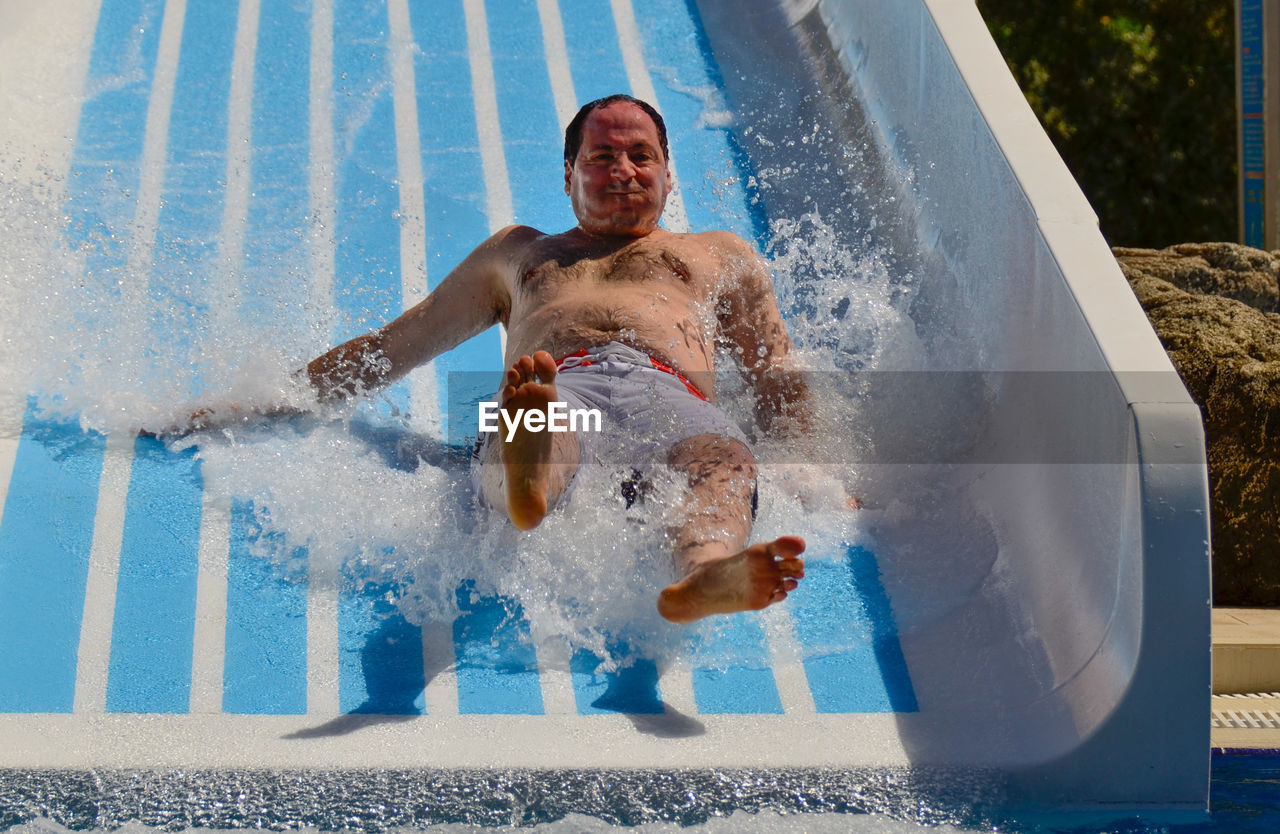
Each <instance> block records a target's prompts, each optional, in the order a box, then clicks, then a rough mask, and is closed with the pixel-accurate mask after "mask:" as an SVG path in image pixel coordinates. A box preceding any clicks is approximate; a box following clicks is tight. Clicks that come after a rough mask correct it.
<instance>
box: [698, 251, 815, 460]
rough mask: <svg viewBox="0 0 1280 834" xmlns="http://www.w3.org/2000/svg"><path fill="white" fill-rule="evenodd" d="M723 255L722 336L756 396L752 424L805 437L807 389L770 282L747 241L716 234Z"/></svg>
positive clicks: (809, 414)
mask: <svg viewBox="0 0 1280 834" xmlns="http://www.w3.org/2000/svg"><path fill="white" fill-rule="evenodd" d="M719 236H720V237H721V240H719V241H717V244H716V248H717V249H720V250H721V251H722V252H723V253H724V255H723V263H724V275H723V276H722V280H723V281H724V284H723V285H722V287H721V304H720V305H719V312H720V332H721V334H723V336H724V337H725V339H727V340H728V342H729V344H730V345H731V346H732V347H733V352H734V354H735V355H737V356H740V357H741V360H742V365H743V370H744V371H745V373H746V376H747V380H748V381H749V383H750V384H751V386H752V390H753V392H754V394H755V401H756V402H755V405H756V409H755V410H756V419H757V420H758V421H759V423H760V426H761V427H762V428H763V429H765V430H766V431H767V432H769V433H771V434H775V435H782V436H786V437H803V436H807V435H809V434H810V433H811V431H812V428H813V411H812V408H811V405H810V400H809V384H808V381H807V379H806V378H805V374H804V371H803V370H802V369H800V368H799V367H797V366H796V364H795V362H794V352H795V345H794V344H792V342H791V336H790V335H789V334H788V333H787V325H786V323H785V322H784V321H783V320H782V313H781V312H780V311H779V310H778V301H777V299H776V298H775V297H774V294H773V281H772V279H771V278H770V276H769V270H768V268H767V267H766V266H765V264H764V262H763V261H761V260H760V257H759V256H758V255H757V254H756V253H755V251H754V250H752V249H751V247H750V246H749V245H748V244H747V242H746V241H744V240H742V239H741V238H739V237H738V236H737V235H732V234H729V233H728V232H722V233H719Z"/></svg>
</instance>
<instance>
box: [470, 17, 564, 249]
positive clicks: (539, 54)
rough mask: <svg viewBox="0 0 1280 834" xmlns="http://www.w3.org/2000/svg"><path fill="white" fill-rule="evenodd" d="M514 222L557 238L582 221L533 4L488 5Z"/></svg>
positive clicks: (490, 35)
mask: <svg viewBox="0 0 1280 834" xmlns="http://www.w3.org/2000/svg"><path fill="white" fill-rule="evenodd" d="M485 7H486V9H487V10H488V20H489V49H490V52H491V54H492V57H493V75H494V81H495V83H496V84H497V88H498V113H499V117H500V120H501V123H502V144H503V147H504V148H505V149H506V155H507V175H508V177H509V178H510V180H511V199H512V208H513V210H514V212H515V222H517V223H524V224H527V225H529V226H534V227H536V228H538V229H541V230H542V231H544V232H548V233H554V232H560V231H563V230H565V229H569V228H572V227H573V226H574V225H576V223H577V221H575V220H574V219H573V211H572V209H571V208H570V206H569V198H568V197H566V196H565V194H564V145H563V143H562V142H561V141H560V139H559V136H560V131H561V129H562V126H561V125H560V124H559V119H558V118H557V117H556V110H555V103H554V99H553V98H552V95H551V79H550V76H548V75H547V61H546V55H545V54H544V52H543V49H542V27H541V24H540V23H539V22H538V9H537V5H536V3H535V2H534V0H487V2H486V4H485Z"/></svg>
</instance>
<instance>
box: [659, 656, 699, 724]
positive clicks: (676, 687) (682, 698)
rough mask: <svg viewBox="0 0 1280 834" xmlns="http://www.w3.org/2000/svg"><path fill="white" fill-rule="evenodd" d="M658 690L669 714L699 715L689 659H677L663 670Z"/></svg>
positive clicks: (682, 657)
mask: <svg viewBox="0 0 1280 834" xmlns="http://www.w3.org/2000/svg"><path fill="white" fill-rule="evenodd" d="M658 689H659V691H660V692H661V693H662V703H663V704H665V705H666V707H667V711H668V712H677V713H680V714H681V715H690V716H692V715H697V714H698V702H697V699H696V698H694V696H693V670H692V669H691V668H690V667H689V659H688V658H687V657H684V656H681V657H677V658H675V659H674V660H672V661H671V665H670V666H668V667H667V668H666V669H664V670H662V674H661V676H660V677H659V679H658Z"/></svg>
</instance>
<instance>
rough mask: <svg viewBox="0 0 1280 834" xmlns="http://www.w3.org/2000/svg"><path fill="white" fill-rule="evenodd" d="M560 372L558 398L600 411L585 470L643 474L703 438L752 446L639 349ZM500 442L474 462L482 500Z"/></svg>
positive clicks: (585, 446)
mask: <svg viewBox="0 0 1280 834" xmlns="http://www.w3.org/2000/svg"><path fill="white" fill-rule="evenodd" d="M557 367H558V369H559V371H558V373H557V374H556V381H555V385H556V394H557V396H558V397H559V398H560V400H562V401H563V402H565V403H566V404H567V407H568V409H569V410H573V409H596V410H598V411H599V412H600V415H601V421H600V422H601V425H600V431H579V432H578V445H579V449H580V450H581V457H580V465H581V464H599V465H603V466H610V467H616V468H620V469H624V470H625V469H627V468H630V469H631V470H634V471H635V472H637V473H643V472H644V471H645V470H646V469H647V468H648V467H650V466H652V465H653V464H660V463H666V462H667V456H668V454H669V453H670V451H671V449H673V448H674V447H675V446H676V445H677V444H679V443H680V442H681V441H684V440H688V439H689V438H691V437H697V436H698V435H703V434H713V435H719V436H721V437H727V438H730V439H733V440H737V441H738V442H740V443H742V444H743V445H744V446H747V445H749V444H748V443H747V437H746V435H745V434H743V432H742V429H740V428H739V427H738V424H737V423H735V422H734V421H733V420H732V419H731V418H730V417H729V416H728V415H727V414H725V413H724V412H723V411H721V410H720V409H719V407H717V406H716V405H715V404H714V403H711V402H708V401H707V399H706V398H705V397H704V396H703V395H702V393H701V392H700V391H699V390H698V389H697V388H696V387H695V386H694V385H693V383H691V382H690V381H689V380H688V379H686V378H685V377H684V375H682V374H680V373H679V372H678V371H676V370H674V369H672V368H669V367H667V366H666V365H663V364H662V363H660V362H658V361H657V360H654V359H653V358H651V357H650V356H649V355H648V354H645V353H642V352H641V351H638V350H636V349H635V348H632V347H629V346H627V345H624V344H622V343H620V342H610V343H609V344H607V345H601V346H599V347H593V348H587V349H586V350H583V351H579V352H578V353H576V354H572V355H570V356H566V357H564V358H562V359H561V360H559V362H558V363H557ZM493 436H494V434H484V435H482V436H481V438H480V440H479V441H478V442H477V443H476V448H475V454H474V455H473V456H472V465H471V477H472V484H473V486H475V488H476V494H477V495H479V494H481V491H480V474H479V471H480V457H481V456H480V451H481V448H482V446H483V444H484V443H485V442H495V441H492V440H490V439H489V438H492V437H493ZM624 492H625V485H624ZM628 503H630V502H629V501H628Z"/></svg>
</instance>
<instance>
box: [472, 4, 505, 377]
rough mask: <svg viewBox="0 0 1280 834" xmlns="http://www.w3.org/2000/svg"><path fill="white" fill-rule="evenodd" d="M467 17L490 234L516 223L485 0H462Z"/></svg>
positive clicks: (501, 336)
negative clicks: (499, 117)
mask: <svg viewBox="0 0 1280 834" xmlns="http://www.w3.org/2000/svg"><path fill="white" fill-rule="evenodd" d="M462 8H463V11H464V12H465V13H466V18H467V56H468V59H469V61H470V65H471V99H472V102H473V103H474V105H475V108H476V133H477V135H478V136H479V137H480V165H481V168H482V169H483V170H484V188H485V194H486V196H487V199H488V215H489V233H490V234H493V233H494V232H496V231H498V230H499V229H502V228H504V227H506V226H510V225H511V224H512V223H513V222H515V208H514V207H513V203H512V201H511V180H510V179H509V178H508V176H507V155H506V151H505V150H503V147H502V125H501V124H500V122H499V121H498V91H497V86H496V84H495V82H494V79H493V57H492V55H491V54H490V51H489V23H488V20H487V19H486V18H485V11H484V0H463V3H462ZM498 340H499V342H500V344H501V350H502V355H503V356H504V357H505V356H506V355H507V331H506V328H503V327H499V328H498Z"/></svg>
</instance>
